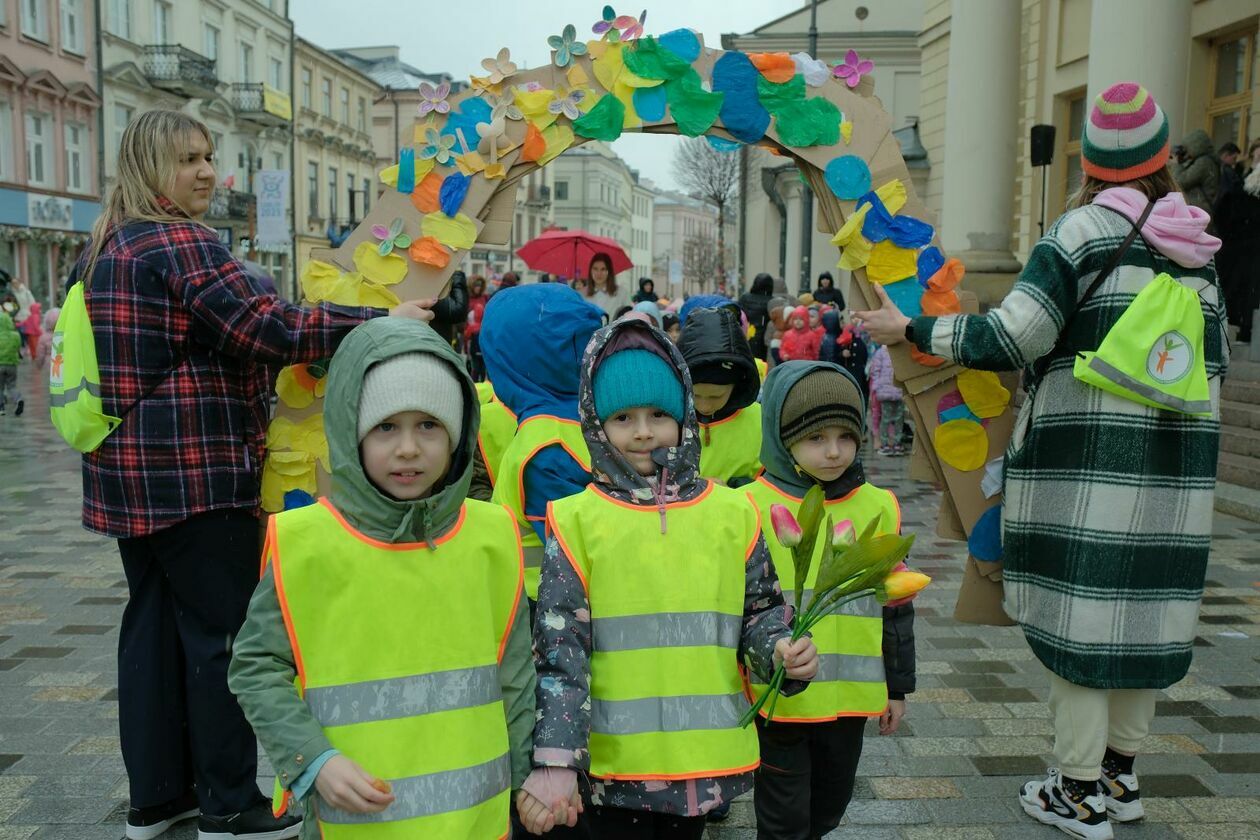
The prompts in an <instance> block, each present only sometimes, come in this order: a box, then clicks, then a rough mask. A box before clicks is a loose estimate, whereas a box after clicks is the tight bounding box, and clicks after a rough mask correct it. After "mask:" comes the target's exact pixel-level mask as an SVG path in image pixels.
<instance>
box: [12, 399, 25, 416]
mask: <svg viewBox="0 0 1260 840" xmlns="http://www.w3.org/2000/svg"><path fill="white" fill-rule="evenodd" d="M25 410H26V400H18V407H17V411H15V412H13V416H14V417H21V416H22V412H23V411H25Z"/></svg>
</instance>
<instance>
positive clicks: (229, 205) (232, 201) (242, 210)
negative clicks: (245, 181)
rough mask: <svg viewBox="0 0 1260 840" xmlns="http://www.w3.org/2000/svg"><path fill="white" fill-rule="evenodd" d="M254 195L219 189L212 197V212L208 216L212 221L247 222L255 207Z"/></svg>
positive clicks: (223, 188)
mask: <svg viewBox="0 0 1260 840" xmlns="http://www.w3.org/2000/svg"><path fill="white" fill-rule="evenodd" d="M254 201H255V199H254V194H253V193H247V192H241V191H240V190H230V189H227V188H225V187H218V188H216V189H215V191H214V193H213V194H211V196H210V211H209V212H208V213H207V215H208V216H209V217H210V218H212V219H230V220H235V221H242V222H243V221H246V220H248V219H249V210H250V208H251V207H252V206H253V205H254Z"/></svg>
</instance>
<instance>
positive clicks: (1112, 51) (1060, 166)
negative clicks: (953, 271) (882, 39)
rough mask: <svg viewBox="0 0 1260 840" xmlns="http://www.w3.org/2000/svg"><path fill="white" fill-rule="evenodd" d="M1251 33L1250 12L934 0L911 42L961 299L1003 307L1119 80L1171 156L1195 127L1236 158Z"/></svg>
mask: <svg viewBox="0 0 1260 840" xmlns="http://www.w3.org/2000/svg"><path fill="white" fill-rule="evenodd" d="M1258 24H1260V6H1257V5H1256V3H1255V2H1254V0H1021V2H1018V3H1012V2H1005V0H930V2H928V3H927V4H926V8H925V10H924V20H923V27H922V30H921V34H920V36H919V44H920V47H921V49H922V50H923V89H922V99H923V103H924V107H923V113H922V115H921V118H922V128H923V144H924V146H925V147H926V148H927V151H928V155H929V160H930V161H931V175H930V178H929V181H928V189H927V192H926V193H925V200H926V203H927V204H928V206H929V207H930V208H931V209H933V210H935V211H936V212H937V213H938V215H939V217H940V219H941V237H942V242H943V245H944V246H945V247H946V249H948V250H949V251H950V253H951V254H953V255H955V256H961V258H962V259H963V261H964V263H966V264H967V278H968V283H969V285H970V287H971V288H973V289H976V290H977V291H979V292H980V293H981V297H982V299H985V300H987V301H989V302H993V301H996V300H999V299H1000V298H1001V296H1002V295H1003V294H1005V291H1006V290H1007V289H1008V288H1009V286H1010V282H1011V280H1012V279H1013V277H1014V276H1015V273H1016V272H1017V271H1018V270H1019V267H1020V265H1021V263H1022V262H1023V261H1024V260H1025V259H1027V255H1028V252H1029V251H1030V250H1031V248H1032V246H1033V244H1034V243H1035V242H1036V241H1037V239H1038V238H1039V237H1040V235H1041V231H1042V221H1043V210H1044V225H1045V227H1047V228H1048V227H1049V225H1050V224H1051V223H1052V222H1053V221H1054V220H1055V219H1056V218H1057V217H1058V216H1059V215H1060V214H1061V213H1062V212H1063V211H1064V209H1065V208H1066V206H1067V203H1068V201H1069V199H1070V197H1071V195H1072V193H1073V192H1074V191H1075V190H1076V188H1077V186H1078V185H1079V183H1080V178H1081V157H1080V155H1081V133H1082V129H1083V126H1084V122H1085V119H1086V117H1087V115H1088V113H1089V107H1090V103H1091V102H1092V101H1093V98H1094V97H1095V96H1096V95H1097V94H1098V93H1099V92H1100V91H1102V90H1104V89H1105V88H1107V87H1108V86H1110V85H1111V84H1113V83H1115V82H1118V81H1137V82H1140V83H1141V84H1142V85H1143V86H1145V87H1146V88H1147V89H1148V90H1149V91H1150V92H1151V95H1152V96H1154V97H1155V99H1156V101H1158V102H1159V103H1160V106H1161V107H1162V108H1163V109H1164V112H1165V113H1166V114H1167V116H1168V121H1169V129H1170V135H1171V138H1172V142H1173V143H1174V144H1176V143H1178V142H1180V141H1181V139H1182V138H1183V137H1185V135H1186V134H1188V133H1189V132H1190V131H1193V130H1194V129H1199V128H1202V129H1205V130H1206V131H1207V133H1208V134H1209V135H1210V136H1211V138H1212V141H1213V145H1214V146H1215V147H1217V148H1219V147H1220V145H1221V144H1223V143H1225V142H1227V141H1232V142H1234V143H1236V144H1237V145H1238V146H1239V147H1241V148H1242V149H1243V150H1244V151H1245V150H1246V148H1247V145H1248V143H1249V142H1250V141H1251V140H1252V139H1254V138H1256V137H1257V136H1260V126H1257V123H1256V120H1255V118H1254V115H1255V113H1256V111H1257V108H1260V59H1258V58H1257V49H1256V40H1257V27H1258ZM977 125H984V126H985V128H984V130H983V131H977V130H975V127H976V126H977ZM1034 125H1052V126H1054V127H1055V142H1054V157H1053V161H1052V162H1051V163H1050V165H1049V166H1047V167H1034V166H1033V165H1032V156H1031V151H1032V148H1031V140H1030V132H1031V129H1032V127H1033V126H1034ZM1043 178H1044V182H1045V188H1044V189H1043V187H1042V183H1043Z"/></svg>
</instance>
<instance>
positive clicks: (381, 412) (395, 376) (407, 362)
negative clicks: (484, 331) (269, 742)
mask: <svg viewBox="0 0 1260 840" xmlns="http://www.w3.org/2000/svg"><path fill="white" fill-rule="evenodd" d="M400 411H423V412H425V413H427V414H430V415H432V416H433V419H435V420H437V421H438V422H439V423H441V424H442V426H443V427H445V429H446V433H447V434H448V435H449V436H450V438H451V451H452V452H454V451H455V449H456V448H457V447H458V446H459V439H460V435H461V433H462V431H463V422H464V395H463V389H462V387H461V386H460V382H459V378H458V377H457V376H456V374H455V372H454V371H452V370H451V366H450V364H449V363H448V362H446V361H443V360H442V359H439V358H438V357H437V356H434V355H431V354H429V353H403V354H402V355H400V356H394V357H393V358H391V359H386V360H385V361H383V362H377V363H376V364H374V365H372V367H370V368H368V372H367V375H366V376H365V377H363V388H362V390H361V391H360V392H359V440H360V441H362V440H363V438H365V437H367V433H368V432H370V431H372V428H373V427H374V426H376V425H377V424H379V423H380V422H381V421H383V420H384V419H386V418H387V417H389V416H391V415H393V414H397V413H398V412H400Z"/></svg>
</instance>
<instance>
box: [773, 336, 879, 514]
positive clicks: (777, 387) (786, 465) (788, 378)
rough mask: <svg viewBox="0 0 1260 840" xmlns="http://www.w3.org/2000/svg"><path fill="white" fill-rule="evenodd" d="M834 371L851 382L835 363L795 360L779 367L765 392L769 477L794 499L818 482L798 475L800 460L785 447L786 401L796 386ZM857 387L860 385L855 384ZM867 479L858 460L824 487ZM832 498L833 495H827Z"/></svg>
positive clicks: (799, 473) (850, 483) (846, 373)
mask: <svg viewBox="0 0 1260 840" xmlns="http://www.w3.org/2000/svg"><path fill="white" fill-rule="evenodd" d="M822 369H826V370H834V371H836V372H838V373H842V374H844V375H845V376H847V377H849V378H850V379H852V378H853V374H851V373H849V372H848V371H847V370H845V369H844V368H842V367H840V365H836V364H832V363H831V362H806V361H791V362H784V363H782V364H779V365H775V366H774V368H772V369H771V371H770V373H769V375H767V376H766V381H765V384H764V385H763V386H762V389H761V463H762V466H764V467H765V468H766V472H765V477H766V479H767V480H769V481H770V482H772V483H773V484H774V485H775V486H776V487H778V488H780V489H781V490H784V491H786V492H788V493H791V494H792V495H793V496H798V497H799V496H804V495H805V492H806V491H807V490H809V488H810V487H813V486H814V485H815V484H817V483H818V482H817V481H815V480H814V479H813V478H812V477H810V476H809V475H808V474H807V473H803V472H798V471H797V468H796V459H795V458H793V457H792V453H791V452H789V451H788V448H787V447H786V446H784V445H783V436H782V434H781V432H780V430H779V419H780V417H781V416H782V414H783V401H784V400H786V399H787V395H788V392H789V391H791V390H792V386H793V385H795V384H796V383H797V382H800V381H801V379H803V378H804V377H806V376H808V375H809V374H811V373H813V372H814V371H816V370H822ZM854 384H856V382H855V383H854ZM864 480H865V478H864V477H863V473H862V459H861V457H860V456H859V457H858V458H857V459H855V460H854V462H853V466H851V467H850V468H849V469H848V471H847V472H845V474H844V475H842V476H840V478H838V479H836V480H835V481H833V482H831V483H830V484H828V485H827V486H824V488H823V489H824V490H831V489H832V485H843V486H846V487H847V486H849V485H853V484H855V483H856V484H861V483H862V482H863V481H864ZM827 498H832V493H830V492H828V493H827Z"/></svg>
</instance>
